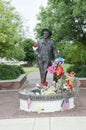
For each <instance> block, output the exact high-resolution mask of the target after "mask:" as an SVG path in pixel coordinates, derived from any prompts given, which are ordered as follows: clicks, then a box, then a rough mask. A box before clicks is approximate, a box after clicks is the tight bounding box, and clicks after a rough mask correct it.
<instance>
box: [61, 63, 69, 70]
mask: <svg viewBox="0 0 86 130" xmlns="http://www.w3.org/2000/svg"><path fill="white" fill-rule="evenodd" d="M62 66H63V68H64V70H65V71H67V68H69V67H70V66H71V64H66V63H64V64H63V65H62Z"/></svg>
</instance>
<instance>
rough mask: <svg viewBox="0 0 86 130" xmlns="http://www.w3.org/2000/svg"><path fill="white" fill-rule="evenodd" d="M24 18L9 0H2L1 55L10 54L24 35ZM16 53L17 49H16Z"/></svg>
mask: <svg viewBox="0 0 86 130" xmlns="http://www.w3.org/2000/svg"><path fill="white" fill-rule="evenodd" d="M22 27H23V25H22V20H21V17H20V15H19V14H18V13H17V12H16V11H15V8H14V7H13V6H12V5H11V2H10V1H9V0H8V1H6V0H0V57H7V56H10V53H11V52H12V51H14V50H15V44H16V43H20V41H21V37H22ZM15 55H16V51H15Z"/></svg>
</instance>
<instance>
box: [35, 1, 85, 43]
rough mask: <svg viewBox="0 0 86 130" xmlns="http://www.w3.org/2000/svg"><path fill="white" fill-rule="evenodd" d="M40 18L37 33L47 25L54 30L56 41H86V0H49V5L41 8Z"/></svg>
mask: <svg viewBox="0 0 86 130" xmlns="http://www.w3.org/2000/svg"><path fill="white" fill-rule="evenodd" d="M38 20H39V21H40V22H39V23H38V24H37V26H36V31H37V34H38V33H39V32H40V30H41V29H42V28H44V27H47V28H50V29H51V30H52V31H53V39H54V40H55V41H56V42H61V41H71V40H72V41H79V42H82V43H85V42H86V30H85V29H86V0H83V1H82V0H57V1H56V0H48V6H47V7H46V8H41V10H40V14H39V15H38ZM37 36H38V37H40V35H39V34H38V35H37Z"/></svg>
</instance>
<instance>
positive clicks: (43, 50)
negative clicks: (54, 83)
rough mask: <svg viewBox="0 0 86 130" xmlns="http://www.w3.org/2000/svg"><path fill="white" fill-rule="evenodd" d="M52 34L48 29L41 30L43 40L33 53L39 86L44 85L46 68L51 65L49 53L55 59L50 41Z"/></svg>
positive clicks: (53, 48)
mask: <svg viewBox="0 0 86 130" xmlns="http://www.w3.org/2000/svg"><path fill="white" fill-rule="evenodd" d="M51 35H52V32H51V31H50V30H49V29H46V28H45V29H43V30H42V36H43V39H41V40H39V41H38V42H37V45H38V48H37V49H36V51H35V54H36V56H37V63H38V67H39V71H40V78H41V84H44V83H45V81H46V76H47V68H48V67H49V66H51V65H52V62H51V60H52V57H51V53H53V55H54V58H57V52H56V48H55V45H54V41H53V40H51V39H50V37H51Z"/></svg>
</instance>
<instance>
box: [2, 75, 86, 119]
mask: <svg viewBox="0 0 86 130" xmlns="http://www.w3.org/2000/svg"><path fill="white" fill-rule="evenodd" d="M39 79H40V78H39V73H38V72H34V73H30V74H29V75H28V76H27V82H26V83H25V84H24V85H23V87H27V88H28V89H30V88H31V87H34V85H35V83H37V82H40V80H39ZM47 80H48V81H51V80H52V76H51V75H48V79H47ZM85 100H86V88H80V92H79V95H78V97H75V108H73V109H71V110H67V111H63V112H52V113H40V114H38V113H36V112H25V111H23V110H20V108H19V95H18V90H11V91H0V119H13V118H32V117H60V116H86V103H85Z"/></svg>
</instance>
